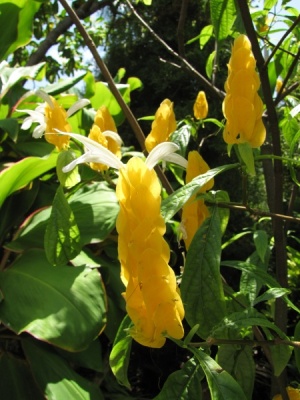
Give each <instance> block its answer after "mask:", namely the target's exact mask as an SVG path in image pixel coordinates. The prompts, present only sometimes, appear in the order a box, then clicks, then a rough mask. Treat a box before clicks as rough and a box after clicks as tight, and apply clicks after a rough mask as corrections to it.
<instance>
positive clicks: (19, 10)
mask: <svg viewBox="0 0 300 400" xmlns="http://www.w3.org/2000/svg"><path fill="white" fill-rule="evenodd" d="M40 5H41V3H40V2H38V1H33V0H1V1H0V26H1V44H0V60H3V59H5V58H6V57H7V56H8V55H9V54H11V53H13V52H14V51H15V50H16V49H18V48H19V47H21V46H24V45H26V44H27V43H29V42H30V40H31V38H32V26H33V17H34V14H35V13H36V12H37V11H38V9H39V8H40Z"/></svg>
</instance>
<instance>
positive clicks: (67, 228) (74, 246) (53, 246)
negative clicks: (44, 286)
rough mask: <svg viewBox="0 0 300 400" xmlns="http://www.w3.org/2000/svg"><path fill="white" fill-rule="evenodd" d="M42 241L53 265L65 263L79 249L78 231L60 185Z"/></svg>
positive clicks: (77, 252) (74, 255)
mask: <svg viewBox="0 0 300 400" xmlns="http://www.w3.org/2000/svg"><path fill="white" fill-rule="evenodd" d="M44 243H45V252H46V256H47V259H48V261H49V262H50V263H51V264H53V265H66V264H67V263H68V261H69V260H72V258H74V257H76V256H77V254H79V252H80V250H81V246H80V232H79V229H78V226H77V224H76V220H75V217H74V214H73V211H72V209H71V207H70V206H69V203H68V202H67V200H66V198H65V195H64V192H63V189H62V187H61V186H59V187H58V189H57V192H56V195H55V197H54V200H53V204H52V209H51V214H50V218H49V221H48V224H47V228H46V232H45V238H44Z"/></svg>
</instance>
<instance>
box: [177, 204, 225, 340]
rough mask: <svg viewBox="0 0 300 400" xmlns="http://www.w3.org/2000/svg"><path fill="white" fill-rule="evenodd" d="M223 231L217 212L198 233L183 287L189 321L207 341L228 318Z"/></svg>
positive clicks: (188, 253) (183, 276) (182, 293)
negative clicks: (222, 253)
mask: <svg viewBox="0 0 300 400" xmlns="http://www.w3.org/2000/svg"><path fill="white" fill-rule="evenodd" d="M221 237H222V232H221V227H220V219H219V215H218V210H217V208H214V209H213V211H212V214H211V216H210V217H209V218H207V219H206V220H205V221H204V223H203V225H202V226H201V227H200V228H199V230H198V231H197V232H196V234H195V236H194V238H193V240H192V242H191V245H190V247H189V250H188V252H187V255H186V263H185V267H184V272H183V275H182V281H181V285H180V290H181V296H182V301H183V304H184V305H185V317H186V320H187V322H188V324H189V325H190V326H191V327H192V326H194V325H195V324H199V329H198V334H199V335H200V337H202V338H204V339H206V338H207V337H208V335H209V333H210V331H211V329H212V328H213V327H214V326H215V325H216V324H217V323H218V322H220V321H221V320H222V318H223V317H224V316H225V312H226V310H225V298H224V293H223V287H222V281H221V275H220V258H221Z"/></svg>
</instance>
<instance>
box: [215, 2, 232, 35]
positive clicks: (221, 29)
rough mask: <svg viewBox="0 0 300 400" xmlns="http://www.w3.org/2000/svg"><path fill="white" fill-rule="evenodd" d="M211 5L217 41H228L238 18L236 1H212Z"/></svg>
mask: <svg viewBox="0 0 300 400" xmlns="http://www.w3.org/2000/svg"><path fill="white" fill-rule="evenodd" d="M209 4H210V15H211V20H212V24H213V27H214V32H215V37H216V40H218V41H220V40H223V39H226V38H227V36H228V35H229V34H230V31H231V28H232V25H233V23H234V20H235V16H236V10H235V4H234V0H211V1H210V2H209Z"/></svg>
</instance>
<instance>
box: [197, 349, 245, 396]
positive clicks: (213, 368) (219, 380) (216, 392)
mask: <svg viewBox="0 0 300 400" xmlns="http://www.w3.org/2000/svg"><path fill="white" fill-rule="evenodd" d="M189 349H190V350H191V352H192V353H193V354H194V356H195V358H197V360H198V361H199V363H200V365H201V367H202V369H203V371H204V373H205V376H206V379H207V383H208V386H209V390H210V394H211V398H212V399H213V400H247V398H246V396H245V394H244V393H243V391H242V389H241V387H240V385H239V384H238V383H237V382H236V380H235V379H234V378H233V377H232V376H231V375H229V373H228V372H226V371H225V370H224V369H223V368H222V367H221V366H220V365H219V364H218V363H216V361H215V360H214V359H213V358H211V357H210V356H209V355H207V354H206V353H204V351H202V350H198V349H194V348H192V347H190V348H189Z"/></svg>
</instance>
